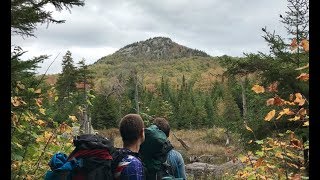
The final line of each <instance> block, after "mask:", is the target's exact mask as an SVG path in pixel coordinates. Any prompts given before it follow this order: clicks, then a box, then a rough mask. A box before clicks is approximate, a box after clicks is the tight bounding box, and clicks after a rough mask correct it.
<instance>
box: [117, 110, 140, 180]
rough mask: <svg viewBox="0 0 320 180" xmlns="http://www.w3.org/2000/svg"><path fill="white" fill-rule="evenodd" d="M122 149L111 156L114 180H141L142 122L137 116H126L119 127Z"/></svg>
mask: <svg viewBox="0 0 320 180" xmlns="http://www.w3.org/2000/svg"><path fill="white" fill-rule="evenodd" d="M119 131H120V135H121V138H122V141H123V148H119V149H117V151H116V152H115V154H113V156H112V157H113V165H112V168H114V172H113V173H114V179H115V180H143V179H144V178H145V177H144V170H143V169H144V168H143V165H142V162H141V159H140V157H139V154H138V152H139V149H140V144H141V143H143V142H144V139H145V136H144V122H143V120H142V118H141V116H140V115H138V114H127V115H126V116H124V117H123V118H122V119H121V121H120V125H119Z"/></svg>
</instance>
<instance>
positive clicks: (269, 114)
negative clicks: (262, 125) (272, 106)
mask: <svg viewBox="0 0 320 180" xmlns="http://www.w3.org/2000/svg"><path fill="white" fill-rule="evenodd" d="M275 115H276V110H272V111H270V112H269V113H268V114H267V115H266V117H265V118H264V120H265V121H270V120H271V119H272V118H273V117H274V116H275Z"/></svg>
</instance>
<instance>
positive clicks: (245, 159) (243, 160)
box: [239, 155, 247, 162]
mask: <svg viewBox="0 0 320 180" xmlns="http://www.w3.org/2000/svg"><path fill="white" fill-rule="evenodd" d="M239 160H240V161H241V162H246V161H247V156H243V155H240V156H239Z"/></svg>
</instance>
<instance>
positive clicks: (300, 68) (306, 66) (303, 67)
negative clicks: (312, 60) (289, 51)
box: [296, 63, 309, 70]
mask: <svg viewBox="0 0 320 180" xmlns="http://www.w3.org/2000/svg"><path fill="white" fill-rule="evenodd" d="M308 67H309V63H308V64H307V65H305V66H302V67H299V68H297V69H296V70H302V69H305V68H308Z"/></svg>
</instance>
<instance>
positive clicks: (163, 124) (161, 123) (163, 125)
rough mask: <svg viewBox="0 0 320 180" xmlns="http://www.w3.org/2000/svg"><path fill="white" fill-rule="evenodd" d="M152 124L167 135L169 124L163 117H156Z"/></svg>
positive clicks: (168, 133)
mask: <svg viewBox="0 0 320 180" xmlns="http://www.w3.org/2000/svg"><path fill="white" fill-rule="evenodd" d="M153 124H154V125H156V126H157V127H158V128H159V129H160V130H161V131H163V132H164V133H165V134H166V136H167V137H169V135H170V125H169V122H168V121H167V120H166V119H165V118H162V117H157V118H155V119H154V120H153Z"/></svg>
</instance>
